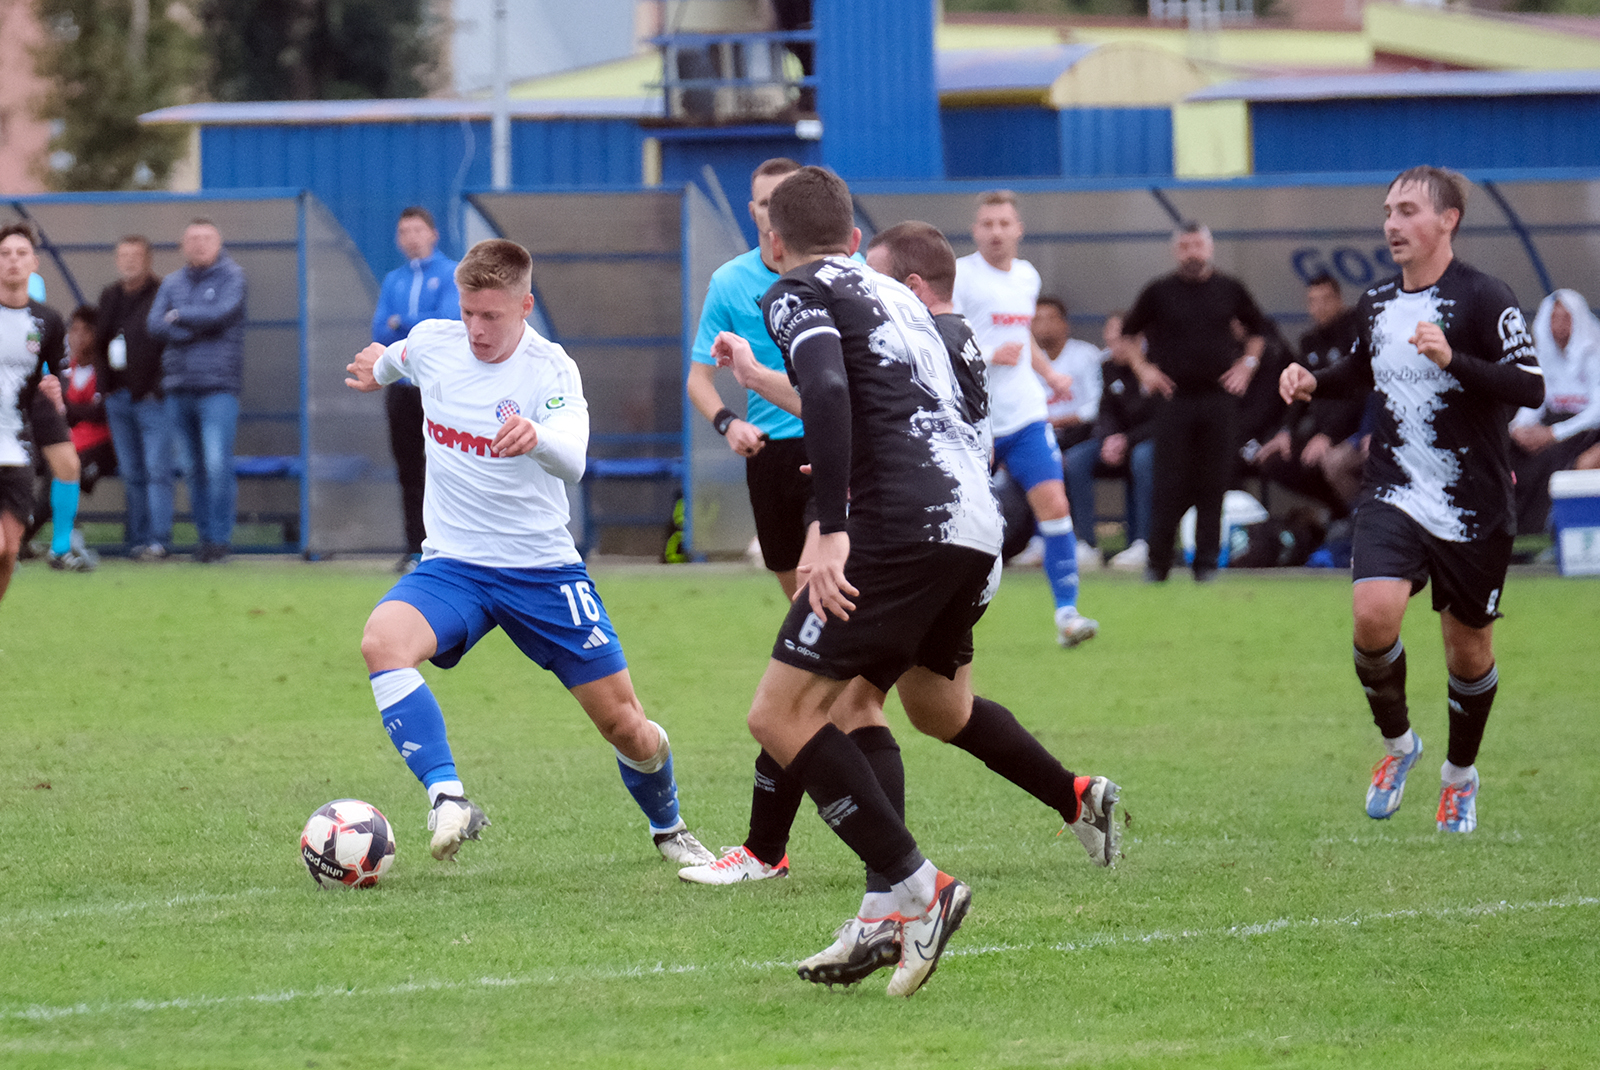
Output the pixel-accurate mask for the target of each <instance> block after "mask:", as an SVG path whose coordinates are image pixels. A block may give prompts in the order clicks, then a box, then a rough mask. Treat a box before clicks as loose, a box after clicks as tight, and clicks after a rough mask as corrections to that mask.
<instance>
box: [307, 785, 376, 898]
mask: <svg viewBox="0 0 1600 1070" xmlns="http://www.w3.org/2000/svg"><path fill="white" fill-rule="evenodd" d="M300 857H301V858H302V859H304V860H305V863H306V869H307V870H309V871H310V872H311V879H312V880H314V881H316V882H317V883H318V884H320V885H322V886H323V887H324V888H341V887H343V888H371V887H372V886H373V885H374V884H377V883H378V878H379V877H381V876H383V875H384V873H386V872H387V871H388V869H389V867H390V866H392V865H393V864H394V833H393V832H392V831H390V829H389V822H388V821H387V820H385V819H384V816H383V815H382V814H380V813H379V812H378V808H377V807H376V806H372V805H370V804H368V803H364V802H362V801H361V800H360V799H335V800H334V801H333V802H331V803H329V804H328V805H326V806H324V807H322V808H321V809H319V810H318V811H317V812H316V813H314V814H312V815H311V820H309V821H307V822H306V827H305V830H304V831H302V832H301V833H300Z"/></svg>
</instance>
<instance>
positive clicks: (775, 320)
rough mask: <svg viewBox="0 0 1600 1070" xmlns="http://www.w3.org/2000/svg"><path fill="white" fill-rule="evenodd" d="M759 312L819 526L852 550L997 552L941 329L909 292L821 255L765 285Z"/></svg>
mask: <svg viewBox="0 0 1600 1070" xmlns="http://www.w3.org/2000/svg"><path fill="white" fill-rule="evenodd" d="M761 309H762V313H763V315H764V317H765V319H766V324H767V331H768V333H770V334H771V335H772V339H773V341H774V342H776V343H777V346H778V349H779V350H780V351H781V352H782V353H783V360H784V366H785V368H786V369H787V371H788V374H789V379H790V381H791V382H792V383H794V385H795V388H796V389H797V390H798V391H799V392H800V396H801V400H802V403H803V408H802V413H801V415H802V418H803V420H804V423H805V439H806V456H807V457H808V458H809V459H810V461H811V466H812V489H813V494H814V496H815V499H816V505H817V518H818V520H819V521H820V523H821V525H822V530H823V531H824V532H829V531H840V530H847V531H848V532H849V534H850V539H851V542H852V544H854V543H863V544H868V543H870V544H874V545H895V544H905V543H921V542H943V543H950V544H952V545H957V546H967V547H971V548H973V549H977V550H981V551H983V552H985V553H998V552H999V549H1000V515H999V510H998V508H997V507H996V505H995V501H994V495H993V494H992V493H991V491H990V490H989V479H988V456H987V449H986V446H985V443H984V442H983V439H982V436H981V434H980V431H979V428H978V427H977V426H975V424H974V422H973V421H972V420H971V419H969V418H968V416H967V413H966V408H967V405H968V403H969V401H970V398H969V397H968V396H967V395H965V393H964V392H963V390H962V388H961V386H960V385H959V384H958V376H957V374H956V370H955V364H956V361H955V360H954V359H953V358H952V355H951V353H950V351H949V348H948V347H947V345H946V341H945V337H944V334H943V333H942V332H941V330H940V328H939V326H938V325H937V324H935V323H934V320H933V317H932V316H931V315H930V314H929V313H928V310H927V308H926V307H925V306H924V305H923V304H922V302H921V301H919V300H917V297H916V295H915V294H913V293H912V292H911V291H910V290H909V289H907V288H906V287H905V286H903V285H901V284H900V283H898V282H896V281H895V280H893V279H891V278H889V277H888V276H886V275H880V274H878V273H877V272H875V271H873V270H872V269H870V268H868V267H866V266H865V265H863V264H860V263H857V262H856V261H853V260H848V259H846V258H844V257H827V258H824V259H821V260H814V261H812V262H810V263H808V264H804V265H802V266H801V267H798V268H795V269H794V270H793V271H790V272H788V273H787V274H785V275H784V276H783V277H782V278H780V279H779V280H778V281H777V282H775V283H773V285H772V287H771V288H770V289H769V290H768V291H767V292H766V294H765V295H764V296H763V297H762V299H761ZM847 500H848V506H847V505H846V502H847ZM847 513H848V521H847V520H846V514H847Z"/></svg>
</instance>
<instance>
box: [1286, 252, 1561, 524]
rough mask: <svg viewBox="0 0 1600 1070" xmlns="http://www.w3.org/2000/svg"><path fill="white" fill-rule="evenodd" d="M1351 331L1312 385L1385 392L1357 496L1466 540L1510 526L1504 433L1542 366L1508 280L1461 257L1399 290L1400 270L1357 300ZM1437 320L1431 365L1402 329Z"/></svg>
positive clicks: (1536, 384) (1540, 384)
mask: <svg viewBox="0 0 1600 1070" xmlns="http://www.w3.org/2000/svg"><path fill="white" fill-rule="evenodd" d="M1357 310H1358V313H1359V316H1360V330H1359V333H1358V334H1357V337H1356V344H1355V346H1354V348H1353V349H1352V351H1351V353H1350V356H1349V358H1348V359H1347V360H1344V361H1340V362H1339V363H1338V364H1336V365H1335V366H1334V367H1332V368H1330V369H1328V370H1327V371H1323V372H1319V373H1317V384H1318V385H1317V393H1319V394H1320V393H1322V392H1323V391H1324V389H1326V390H1327V392H1328V393H1329V394H1334V395H1338V394H1345V395H1349V394H1352V393H1355V394H1361V393H1364V391H1365V390H1366V389H1368V388H1372V387H1375V388H1376V389H1377V391H1378V393H1379V395H1380V397H1381V399H1382V404H1381V405H1380V406H1379V407H1378V412H1377V423H1376V426H1375V427H1374V428H1373V435H1372V448H1371V452H1370V453H1369V455H1368V458H1367V467H1366V472H1365V488H1364V495H1365V496H1370V497H1372V498H1375V499H1377V500H1379V501H1385V502H1389V503H1390V504H1392V505H1394V506H1395V507H1397V508H1399V509H1400V510H1401V511H1403V512H1404V513H1406V514H1407V515H1408V516H1410V517H1411V518H1412V519H1413V520H1415V521H1416V522H1417V523H1419V524H1421V525H1422V526H1423V527H1424V528H1425V529H1427V530H1428V531H1429V532H1431V533H1432V534H1434V535H1436V536H1438V537H1439V538H1441V539H1445V540H1448V541H1450V542H1473V541H1476V540H1478V539H1482V538H1486V537H1488V536H1490V535H1494V534H1496V533H1503V532H1511V531H1512V530H1513V526H1514V524H1515V521H1516V509H1515V507H1514V504H1513V498H1512V478H1511V436H1510V434H1509V432H1508V430H1507V425H1508V424H1509V423H1510V420H1511V417H1512V415H1513V414H1514V413H1515V412H1516V410H1517V408H1518V407H1519V406H1533V405H1537V404H1539V402H1540V400H1541V399H1542V398H1543V397H1544V377H1543V375H1542V374H1541V373H1540V371H1539V361H1538V357H1537V356H1536V355H1535V352H1534V346H1533V339H1532V338H1531V337H1530V336H1529V334H1528V325H1527V322H1526V321H1525V320H1524V318H1523V315H1522V309H1521V308H1519V307H1518V305H1517V299H1516V297H1515V296H1514V295H1513V294H1512V292H1511V288H1510V287H1509V286H1507V285H1506V284H1505V283H1503V282H1501V281H1500V280H1499V279H1497V278H1494V277H1493V276H1491V275H1486V274H1484V273H1483V272H1481V271H1479V270H1477V269H1476V268H1474V267H1471V266H1470V265H1467V264H1464V263H1462V262H1461V261H1460V260H1452V261H1451V262H1450V266H1449V267H1448V268H1446V269H1445V272H1444V274H1443V275H1441V276H1440V277H1439V281H1438V282H1436V283H1434V284H1433V285H1432V286H1429V287H1427V288H1426V289H1423V290H1419V291H1416V292H1415V293H1412V292H1407V291H1406V290H1404V289H1402V288H1401V280H1400V277H1399V276H1396V277H1394V278H1392V279H1389V280H1387V281H1385V282H1382V283H1380V284H1379V285H1377V286H1375V287H1373V288H1372V289H1370V290H1368V291H1367V292H1366V293H1365V294H1363V295H1362V296H1361V301H1360V303H1359V304H1358V305H1357ZM1419 323H1437V324H1438V325H1439V326H1440V328H1442V329H1443V331H1444V336H1445V340H1446V341H1447V342H1448V343H1449V344H1450V350H1451V359H1450V364H1449V367H1447V368H1439V367H1438V366H1437V365H1435V364H1434V363H1433V361H1431V360H1429V359H1428V358H1427V357H1425V356H1423V355H1422V354H1421V353H1420V352H1418V351H1417V348H1416V347H1415V346H1414V345H1412V344H1411V342H1410V341H1409V339H1410V338H1411V337H1412V335H1413V334H1414V333H1415V332H1416V329H1417V325H1418V324H1419Z"/></svg>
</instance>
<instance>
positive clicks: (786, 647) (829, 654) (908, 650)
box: [772, 542, 994, 691]
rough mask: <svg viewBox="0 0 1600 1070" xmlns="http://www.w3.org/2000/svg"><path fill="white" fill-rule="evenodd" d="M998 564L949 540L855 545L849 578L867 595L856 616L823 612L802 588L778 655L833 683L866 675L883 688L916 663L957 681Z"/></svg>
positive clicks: (775, 655) (781, 637)
mask: <svg viewBox="0 0 1600 1070" xmlns="http://www.w3.org/2000/svg"><path fill="white" fill-rule="evenodd" d="M993 566H994V555H993V554H986V553H983V552H981V551H979V550H971V549H968V548H967V547H965V546H949V545H946V544H944V543H935V542H930V543H917V544H914V545H910V546H903V545H902V546H887V547H884V546H878V547H857V546H852V547H851V548H850V559H849V561H847V562H846V563H845V577H846V578H847V579H848V580H849V581H850V583H851V584H852V585H853V586H854V587H856V588H857V589H858V590H859V591H860V592H861V593H860V594H859V595H857V596H856V597H855V598H854V599H852V601H853V602H855V604H856V608H855V612H853V613H851V614H850V619H849V620H839V619H838V618H837V617H828V618H827V619H826V620H822V619H821V618H819V617H817V615H816V614H814V613H812V612H811V606H810V604H809V603H808V602H807V599H806V591H805V588H801V590H800V593H799V594H798V595H796V596H795V600H794V604H793V605H792V606H790V608H789V615H788V616H787V617H785V618H784V621H783V627H782V628H780V629H779V630H778V641H777V642H776V643H775V644H773V647H772V656H773V658H775V659H776V660H778V661H781V662H783V663H784V664H785V665H793V666H794V667H795V668H797V669H805V670H806V671H808V672H814V673H816V674H817V675H818V676H826V677H828V678H830V679H833V680H849V679H851V678H852V677H856V676H861V677H865V678H866V680H867V682H868V683H870V684H871V685H872V686H873V687H876V688H877V689H878V690H879V691H887V690H889V689H890V688H891V687H893V686H894V682H895V681H896V680H898V679H900V676H901V674H902V673H904V672H905V671H906V670H907V669H909V668H911V667H912V666H914V665H915V666H921V667H922V668H925V669H928V670H931V671H932V672H936V673H938V674H939V675H940V676H943V677H945V678H946V679H954V678H955V675H956V670H957V669H959V668H960V667H961V666H963V665H968V664H971V662H972V626H973V625H974V624H976V623H978V619H979V618H980V617H982V616H983V611H984V610H985V609H986V608H987V607H988V599H987V598H986V597H985V595H986V591H987V588H988V585H989V575H990V572H991V571H992V570H993Z"/></svg>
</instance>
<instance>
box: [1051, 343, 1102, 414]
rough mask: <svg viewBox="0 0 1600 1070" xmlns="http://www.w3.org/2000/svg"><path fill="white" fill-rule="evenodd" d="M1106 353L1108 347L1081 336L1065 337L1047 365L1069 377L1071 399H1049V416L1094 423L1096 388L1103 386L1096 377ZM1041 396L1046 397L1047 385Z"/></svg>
mask: <svg viewBox="0 0 1600 1070" xmlns="http://www.w3.org/2000/svg"><path fill="white" fill-rule="evenodd" d="M1110 355H1111V353H1110V351H1109V350H1104V349H1101V348H1100V347H1099V346H1097V345H1094V344H1092V343H1090V342H1085V341H1084V340H1083V339H1081V338H1068V339H1067V344H1066V345H1064V346H1062V347H1061V352H1059V353H1057V354H1056V355H1055V356H1054V357H1053V358H1051V360H1050V366H1051V367H1052V368H1054V369H1055V370H1056V371H1058V372H1061V373H1062V374H1063V375H1070V376H1072V399H1071V400H1070V401H1052V402H1050V407H1049V409H1047V410H1046V413H1047V415H1048V416H1049V418H1050V419H1052V420H1060V419H1062V418H1063V417H1067V416H1076V417H1077V418H1078V419H1079V420H1080V421H1081V422H1083V423H1085V424H1092V423H1094V420H1095V417H1096V416H1099V415H1100V388H1101V387H1102V386H1103V385H1104V384H1103V382H1102V381H1101V377H1100V362H1101V361H1103V360H1105V359H1106V358H1107V357H1109V356H1110ZM1039 382H1040V383H1041V384H1043V383H1044V380H1043V379H1040V380H1039ZM1045 395H1046V397H1048V396H1049V390H1048V388H1046V392H1045Z"/></svg>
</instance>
